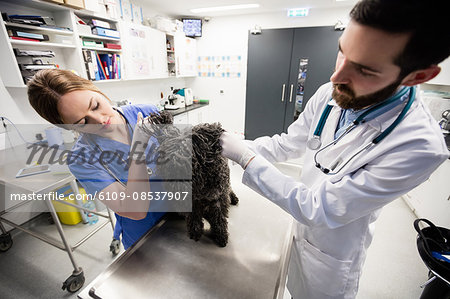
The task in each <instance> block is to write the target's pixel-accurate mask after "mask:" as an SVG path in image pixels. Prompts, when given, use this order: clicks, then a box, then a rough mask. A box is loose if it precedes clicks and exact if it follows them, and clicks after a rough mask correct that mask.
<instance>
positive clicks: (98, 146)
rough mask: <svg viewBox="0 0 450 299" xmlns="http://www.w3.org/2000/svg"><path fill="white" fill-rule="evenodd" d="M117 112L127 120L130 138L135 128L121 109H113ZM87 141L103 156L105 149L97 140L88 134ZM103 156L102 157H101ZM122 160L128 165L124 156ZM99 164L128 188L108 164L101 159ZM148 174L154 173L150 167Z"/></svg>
mask: <svg viewBox="0 0 450 299" xmlns="http://www.w3.org/2000/svg"><path fill="white" fill-rule="evenodd" d="M113 109H114V110H115V111H117V112H118V113H119V114H120V115H121V116H122V117H123V119H125V122H126V124H127V127H128V131H129V132H130V133H131V135H130V136H133V133H134V130H133V128H132V127H131V125H130V123H129V122H128V119H127V118H126V117H125V115H124V114H123V113H122V111H120V109H116V108H113ZM87 140H88V141H89V142H90V143H93V144H94V146H95V147H96V148H97V149H98V150H99V151H100V153H102V154H103V152H104V151H103V149H102V148H101V146H100V145H99V144H98V143H97V142H95V140H94V139H93V138H91V137H90V136H89V135H88V134H87ZM100 156H101V155H100ZM120 159H121V160H122V162H123V164H124V165H127V163H128V162H127V161H125V160H124V159H123V157H122V156H120ZM99 162H100V164H101V165H102V166H103V168H104V169H105V170H106V171H107V172H108V173H109V174H110V175H111V176H112V177H113V178H114V179H115V180H116V181H117V182H118V183H120V184H121V185H122V186H123V187H126V186H127V185H126V184H125V183H124V182H123V181H122V180H121V179H120V178H118V177H117V176H116V174H115V173H114V172H113V171H112V170H111V169H110V168H109V166H108V164H106V163H105V162H104V161H103V160H102V159H99ZM147 173H148V175H149V176H150V175H151V174H152V173H153V171H152V169H151V168H150V167H147Z"/></svg>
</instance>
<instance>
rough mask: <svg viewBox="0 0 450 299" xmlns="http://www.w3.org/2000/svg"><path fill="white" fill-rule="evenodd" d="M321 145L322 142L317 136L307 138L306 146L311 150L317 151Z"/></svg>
mask: <svg viewBox="0 0 450 299" xmlns="http://www.w3.org/2000/svg"><path fill="white" fill-rule="evenodd" d="M321 145H322V142H321V141H320V137H319V136H317V135H313V137H311V138H309V139H308V141H307V142H306V146H307V147H308V148H309V149H312V150H316V149H319V148H320V146H321Z"/></svg>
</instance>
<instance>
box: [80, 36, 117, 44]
mask: <svg viewBox="0 0 450 299" xmlns="http://www.w3.org/2000/svg"><path fill="white" fill-rule="evenodd" d="M80 37H82V38H91V39H99V40H110V41H115V42H120V38H113V37H106V36H99V35H94V34H80Z"/></svg>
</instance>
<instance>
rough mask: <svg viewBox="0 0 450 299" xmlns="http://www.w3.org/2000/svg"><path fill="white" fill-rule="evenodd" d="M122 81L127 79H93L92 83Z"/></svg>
mask: <svg viewBox="0 0 450 299" xmlns="http://www.w3.org/2000/svg"><path fill="white" fill-rule="evenodd" d="M120 81H125V80H123V79H106V80H95V81H92V83H112V82H120Z"/></svg>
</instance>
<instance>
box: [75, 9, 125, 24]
mask: <svg viewBox="0 0 450 299" xmlns="http://www.w3.org/2000/svg"><path fill="white" fill-rule="evenodd" d="M74 13H75V14H76V15H77V16H80V17H88V18H97V19H100V20H103V21H107V22H111V23H117V22H118V20H116V19H111V18H109V17H108V16H105V15H101V14H99V13H97V12H94V11H90V10H86V9H82V10H76V11H74Z"/></svg>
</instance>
